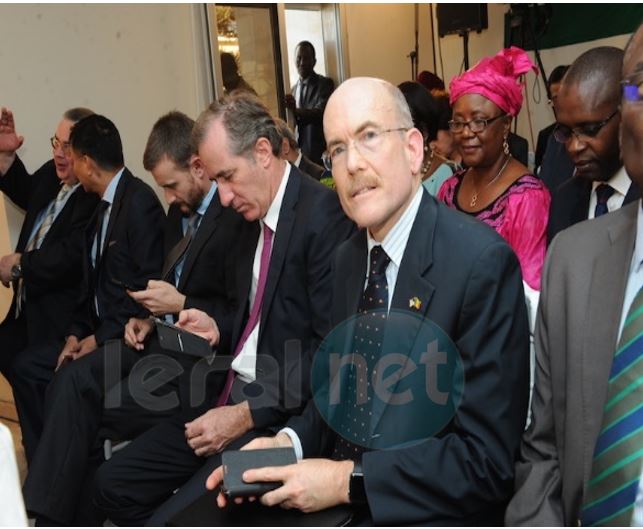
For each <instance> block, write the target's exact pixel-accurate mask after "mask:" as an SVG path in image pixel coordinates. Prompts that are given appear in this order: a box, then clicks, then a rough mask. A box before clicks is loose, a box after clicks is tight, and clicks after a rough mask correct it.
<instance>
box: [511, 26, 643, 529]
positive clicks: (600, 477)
mask: <svg viewBox="0 0 643 529" xmlns="http://www.w3.org/2000/svg"><path fill="white" fill-rule="evenodd" d="M642 65H643V26H640V27H639V29H638V31H637V32H636V33H635V34H634V36H633V38H632V39H631V40H630V42H629V44H628V46H627V47H626V50H625V55H624V59H623V68H622V81H621V84H622V99H621V137H622V144H621V145H622V147H621V148H622V155H623V163H624V165H625V169H626V170H627V173H628V174H629V175H630V177H631V178H632V180H633V181H634V182H635V183H636V184H638V185H639V186H640V185H642V184H643V163H641V153H642V152H643V149H642V147H641V146H642V144H643V113H642V112H641V105H643V88H642V81H643V66H642ZM617 86H618V82H617ZM642 286H643V210H642V209H641V202H640V201H636V202H634V203H632V204H629V205H627V206H625V207H623V208H621V209H619V210H618V211H616V212H614V213H611V214H609V215H605V216H601V217H600V218H599V219H596V220H593V221H591V222H583V223H580V224H578V225H576V226H573V227H571V228H570V229H569V230H566V231H565V232H563V233H561V234H560V235H559V236H558V237H557V238H556V239H555V240H554V241H553V243H552V245H551V247H550V251H549V255H548V257H547V261H546V263H545V268H544V269H543V284H542V290H541V297H540V306H539V313H538V321H537V325H536V358H537V362H536V366H537V368H536V378H535V387H534V396H533V403H532V423H531V425H530V427H529V429H528V430H527V431H526V432H525V435H524V438H523V442H522V447H521V455H520V460H519V462H518V464H517V466H516V493H515V496H514V497H513V499H512V500H511V502H510V504H509V506H508V509H507V514H506V523H507V525H509V526H515V525H527V526H562V525H570V526H571V525H574V526H580V525H616V526H629V525H641V522H642V521H643V494H642V491H641V480H640V477H641V472H642V465H641V462H642V459H641V446H643V443H642V441H641V433H640V430H641V424H643V421H641V418H640V415H639V414H638V413H637V410H638V409H639V408H640V403H641V400H642V397H641V386H640V385H639V384H637V381H638V380H640V378H639V377H640V366H639V364H641V362H639V361H638V360H640V358H641V356H640V355H641V352H643V346H642V331H643V321H642V320H641V319H640V318H639V316H640V314H641V312H642V311H641V303H642V301H643V291H642V290H641V287H642ZM641 365H643V364H641Z"/></svg>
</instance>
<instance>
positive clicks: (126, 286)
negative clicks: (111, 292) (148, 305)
mask: <svg viewBox="0 0 643 529" xmlns="http://www.w3.org/2000/svg"><path fill="white" fill-rule="evenodd" d="M111 280H112V283H114V284H115V285H118V286H119V287H122V288H124V289H125V290H131V291H132V292H137V291H139V290H145V289H146V288H147V283H146V284H144V285H138V284H136V283H131V282H128V281H121V280H120V279H116V278H115V277H112V278H111Z"/></svg>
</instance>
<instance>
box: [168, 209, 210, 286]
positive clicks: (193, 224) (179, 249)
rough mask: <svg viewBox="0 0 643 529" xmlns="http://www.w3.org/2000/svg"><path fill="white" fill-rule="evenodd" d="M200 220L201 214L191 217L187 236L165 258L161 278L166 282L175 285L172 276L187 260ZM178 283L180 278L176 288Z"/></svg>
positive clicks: (186, 231)
mask: <svg viewBox="0 0 643 529" xmlns="http://www.w3.org/2000/svg"><path fill="white" fill-rule="evenodd" d="M200 220H201V214H200V213H195V214H194V215H192V216H191V217H190V220H189V222H188V227H187V229H186V230H185V235H184V236H183V238H182V239H181V240H180V241H179V242H177V243H176V244H175V245H174V246H173V247H172V249H171V250H170V251H169V252H168V254H167V256H166V257H165V262H164V263H163V272H162V273H161V277H162V278H163V280H164V281H168V282H170V283H175V281H174V278H170V274H171V273H172V272H174V271H175V270H176V267H177V266H178V265H179V263H180V262H181V261H183V260H185V257H186V256H187V253H188V248H189V247H190V244H191V243H192V238H193V237H194V234H195V233H196V230H197V227H198V226H199V221H200ZM178 283H179V280H178V278H176V284H175V286H176V285H178Z"/></svg>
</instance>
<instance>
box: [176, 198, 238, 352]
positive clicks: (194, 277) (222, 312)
mask: <svg viewBox="0 0 643 529" xmlns="http://www.w3.org/2000/svg"><path fill="white" fill-rule="evenodd" d="M167 217H168V218H167V223H166V229H165V240H164V248H165V252H164V254H165V255H166V256H167V255H168V253H169V252H170V250H171V249H172V248H173V247H174V246H175V245H176V244H177V243H178V242H179V241H180V240H181V239H182V238H183V225H182V218H183V215H182V213H181V210H180V209H179V208H178V207H176V206H171V207H170V209H169V210H168V214H167ZM244 224H245V220H244V219H243V217H242V216H241V215H239V214H238V213H237V212H236V211H234V209H232V208H224V207H223V206H222V205H221V201H220V200H219V193H218V192H217V193H216V194H215V195H214V197H213V198H212V202H210V206H209V207H208V209H207V210H206V212H205V215H204V216H203V219H201V223H200V224H199V229H198V230H197V232H196V234H195V235H194V239H193V240H192V243H191V244H190V246H189V247H188V250H187V253H186V257H185V262H184V264H183V270H182V271H181V278H180V280H179V284H178V285H177V290H178V291H179V292H181V293H182V294H183V295H185V297H186V299H185V308H186V309H192V308H194V309H199V310H202V311H203V312H206V313H207V314H209V315H211V316H212V317H213V318H214V319H215V320H216V321H217V322H218V324H219V328H220V330H222V331H224V330H227V329H229V328H230V327H231V323H232V318H233V316H234V312H235V308H236V302H235V300H234V295H235V293H236V286H235V283H234V273H233V270H232V269H231V266H232V263H231V262H230V260H229V259H228V257H227V256H228V254H229V253H230V251H231V248H233V247H234V245H235V243H236V240H237V238H238V236H239V231H240V230H241V229H242V226H243V225H244ZM167 280H168V281H169V282H170V283H172V284H174V273H173V272H172V273H171V275H170V277H169V278H167ZM230 339H231V336H230V333H229V332H228V333H227V334H226V335H225V336H224V335H222V336H221V340H220V342H219V347H218V349H219V350H220V351H226V352H227V351H229V349H230Z"/></svg>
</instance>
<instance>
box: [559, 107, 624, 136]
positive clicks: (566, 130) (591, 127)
mask: <svg viewBox="0 0 643 529" xmlns="http://www.w3.org/2000/svg"><path fill="white" fill-rule="evenodd" d="M616 114H618V109H616V110H615V111H614V112H612V113H611V114H610V116H609V117H608V118H605V119H604V120H603V121H598V122H596V123H587V124H585V125H583V126H582V127H574V128H573V129H572V128H570V127H568V126H567V125H561V124H560V123H558V124H556V127H555V128H554V139H555V140H556V141H557V142H559V143H567V142H568V141H569V140H571V138H572V134H573V135H574V136H576V137H577V138H578V139H579V140H582V139H583V138H585V139H590V138H594V137H596V135H598V133H599V132H600V131H601V129H602V128H603V127H604V126H605V125H607V124H608V123H609V121H610V119H612V118H613V117H614V116H616Z"/></svg>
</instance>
